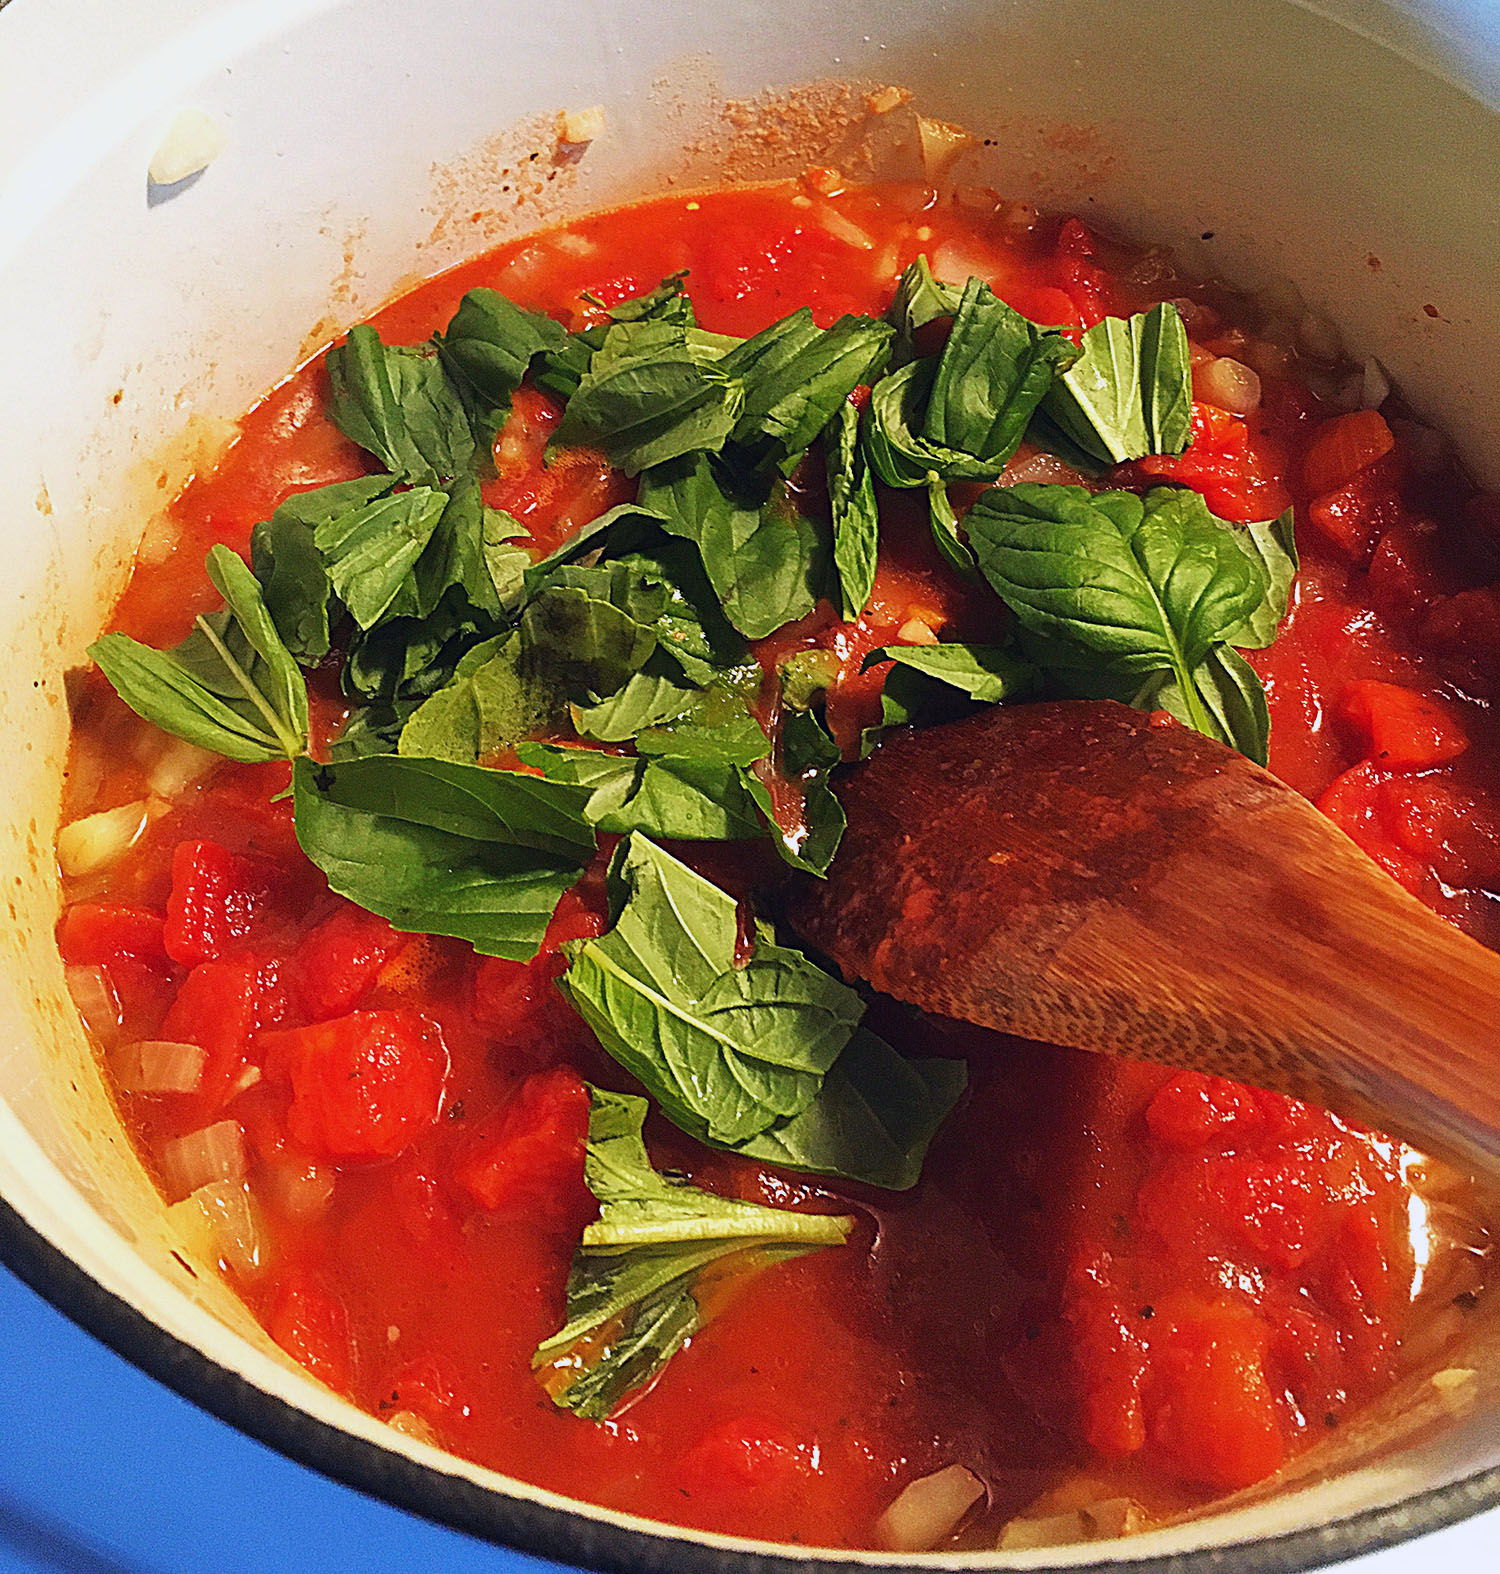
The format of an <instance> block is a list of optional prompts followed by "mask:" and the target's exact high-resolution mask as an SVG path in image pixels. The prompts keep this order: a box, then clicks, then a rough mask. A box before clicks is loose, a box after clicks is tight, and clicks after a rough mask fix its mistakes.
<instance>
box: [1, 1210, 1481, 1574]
mask: <svg viewBox="0 0 1500 1574" xmlns="http://www.w3.org/2000/svg"><path fill="white" fill-rule="evenodd" d="M0 1262H3V1263H4V1264H5V1266H6V1267H8V1268H9V1269H10V1270H11V1271H12V1272H13V1273H14V1274H15V1275H16V1276H17V1278H19V1279H21V1280H22V1281H23V1282H24V1283H25V1284H27V1285H29V1286H30V1287H31V1289H33V1290H34V1291H36V1293H37V1294H38V1295H40V1296H41V1297H42V1298H43V1299H44V1300H45V1301H47V1302H48V1303H49V1304H50V1305H52V1306H53V1307H55V1308H56V1309H57V1310H58V1311H59V1312H61V1313H62V1314H63V1316H65V1317H67V1318H68V1319H70V1321H72V1322H74V1323H76V1324H77V1325H78V1326H79V1327H80V1328H82V1329H83V1330H84V1331H85V1332H87V1333H89V1334H91V1335H93V1337H94V1338H96V1339H98V1340H99V1341H100V1342H101V1343H102V1344H104V1345H107V1346H108V1347H109V1349H111V1350H113V1351H114V1353H115V1354H116V1355H118V1356H119V1357H121V1359H122V1360H125V1361H128V1362H129V1363H130V1364H131V1365H132V1366H135V1367H137V1368H139V1370H141V1371H143V1372H145V1373H146V1374H147V1375H148V1376H149V1377H152V1378H154V1379H155V1380H156V1381H157V1382H159V1383H161V1384H163V1385H164V1386H165V1387H167V1388H170V1389H171V1390H172V1391H173V1392H174V1393H176V1394H178V1395H180V1396H181V1397H182V1398H184V1399H186V1400H188V1401H190V1402H191V1403H193V1404H195V1405H197V1406H198V1407H199V1408H200V1409H202V1410H206V1411H207V1412H208V1413H209V1414H210V1415H213V1416H216V1417H217V1418H218V1419H219V1420H221V1421H223V1422H226V1423H227V1424H228V1425H230V1426H232V1427H234V1428H236V1429H237V1430H238V1431H240V1432H243V1433H244V1434H245V1435H246V1436H247V1437H251V1438H253V1439H255V1440H256V1441H257V1442H260V1443H264V1444H266V1445H267V1446H268V1447H270V1448H274V1449H275V1450H276V1451H277V1452H278V1453H280V1454H282V1455H284V1456H285V1457H286V1458H288V1459H290V1460H293V1461H295V1462H296V1463H297V1464H300V1465H305V1466H307V1467H309V1468H310V1469H313V1470H316V1471H318V1472H319V1473H320V1474H322V1475H325V1476H328V1477H329V1478H331V1479H332V1480H334V1481H337V1482H340V1483H341V1484H342V1485H344V1486H347V1487H352V1488H353V1489H354V1490H355V1491H358V1492H362V1493H364V1494H366V1495H367V1496H370V1497H374V1498H378V1499H380V1500H381V1501H383V1502H386V1503H390V1504H392V1505H394V1506H395V1507H397V1508H400V1509H404V1510H405V1511H407V1512H409V1513H412V1514H416V1515H418V1516H420V1517H421V1518H423V1519H427V1520H431V1521H432V1522H433V1523H435V1524H439V1525H444V1526H447V1527H449V1528H450V1529H454V1530H460V1531H463V1532H465V1533H466V1534H468V1535H471V1536H475V1537H478V1538H479V1539H481V1540H484V1541H489V1542H492V1543H495V1544H497V1545H501V1546H505V1547H510V1548H513V1549H515V1550H516V1551H519V1552H525V1553H529V1554H531V1555H532V1556H535V1557H540V1558H545V1559H549V1560H550V1561H552V1562H554V1563H555V1562H558V1561H566V1562H569V1563H574V1564H577V1565H578V1566H580V1567H581V1568H585V1569H593V1570H600V1571H603V1574H660V1571H661V1570H662V1569H663V1568H666V1567H671V1568H673V1569H675V1570H677V1571H679V1574H868V1571H869V1570H870V1569H871V1568H872V1567H875V1568H879V1569H887V1570H896V1569H902V1568H905V1569H910V1570H918V1569H921V1568H924V1567H928V1568H930V1567H931V1565H930V1564H927V1565H924V1564H916V1563H906V1564H903V1563H900V1562H898V1561H895V1560H891V1561H889V1562H881V1563H876V1564H873V1565H872V1564H870V1563H865V1562H854V1561H844V1560H840V1559H837V1558H818V1559H811V1558H799V1557H797V1556H795V1555H790V1556H785V1555H781V1554H777V1553H763V1552H755V1551H750V1550H745V1551H740V1550H737V1549H732V1548H727V1547H715V1546H704V1545H696V1544H694V1543H693V1542H692V1541H683V1540H679V1539H677V1538H676V1537H672V1536H661V1535H654V1534H652V1533H651V1532H650V1531H647V1530H639V1529H635V1528H634V1527H630V1526H626V1525H616V1524H610V1523H607V1522H602V1521H600V1520H597V1519H594V1518H591V1517H590V1516H588V1515H586V1514H583V1513H574V1512H572V1511H571V1510H569V1509H565V1508H555V1507H552V1506H550V1505H548V1504H544V1503H533V1502H528V1501H527V1500H526V1499H524V1498H519V1497H510V1496H507V1495H506V1494H505V1493H503V1492H498V1491H496V1490H494V1489H492V1488H489V1487H483V1486H479V1485H478V1484H476V1483H475V1482H472V1481H465V1480H463V1479H461V1478H459V1477H455V1476H449V1475H446V1474H444V1473H443V1472H442V1471H439V1470H436V1469H434V1468H432V1467H431V1466H428V1465H423V1464H419V1463H418V1462H417V1461H415V1460H411V1459H407V1458H406V1457H405V1456H403V1455H401V1454H397V1453H393V1452H392V1451H390V1450H388V1449H385V1448H382V1447H380V1446H379V1445H378V1444H376V1443H371V1442H369V1441H367V1440H366V1439H364V1438H360V1437H355V1436H353V1435H352V1434H351V1433H348V1432H345V1431H342V1430H341V1429H340V1428H338V1427H336V1426H332V1425H330V1424H329V1423H327V1422H325V1421H319V1420H317V1419H316V1418H315V1417H313V1416H311V1415H309V1414H307V1412H306V1411H303V1410H299V1409H298V1408H297V1407H296V1406H295V1405H291V1404H288V1403H287V1402H286V1401H285V1400H283V1399H279V1398H277V1397H276V1396H275V1395H274V1394H269V1393H267V1392H266V1391H265V1390H264V1389H261V1388H257V1387H256V1386H255V1384H253V1383H251V1382H249V1381H248V1380H247V1379H246V1378H244V1377H241V1376H240V1375H239V1374H238V1373H236V1372H233V1371H230V1370H229V1369H228V1368H227V1367H223V1366H220V1365H219V1364H218V1363H217V1362H215V1361H213V1360H210V1359H209V1357H208V1356H206V1355H205V1354H204V1353H203V1352H202V1351H201V1350H199V1349H197V1348H196V1347H195V1346H193V1345H191V1344H188V1343H186V1342H185V1341H183V1340H180V1339H178V1338H177V1337H176V1336H175V1335H173V1334H169V1333H168V1332H167V1331H166V1330H165V1329H163V1328H161V1327H159V1326H158V1325H157V1324H155V1323H153V1322H152V1321H151V1320H150V1318H148V1317H147V1316H145V1314H144V1313H142V1312H139V1311H137V1310H136V1308H135V1307H133V1306H131V1305H130V1303H129V1302H128V1301H125V1300H123V1299H121V1298H120V1297H119V1296H117V1295H115V1294H114V1293H113V1292H112V1291H109V1290H106V1289H105V1288H104V1286H103V1285H101V1284H100V1283H99V1282H98V1281H97V1280H95V1279H93V1278H92V1277H91V1276H90V1275H89V1274H88V1273H87V1272H86V1271H85V1270H84V1269H83V1268H81V1267H80V1266H79V1265H78V1264H77V1263H75V1262H74V1261H73V1260H72V1259H71V1258H70V1257H68V1256H67V1255H66V1253H64V1252H62V1251H60V1250H59V1249H58V1248H57V1247H56V1246H54V1245H53V1244H52V1242H51V1241H49V1240H48V1239H47V1238H46V1237H45V1236H44V1235H43V1234H41V1233H40V1231H38V1230H36V1229H35V1228H34V1227H33V1226H32V1225H30V1224H29V1223H27V1221H26V1220H25V1219H23V1218H22V1217H21V1215H20V1214H19V1213H18V1212H17V1211H16V1210H15V1209H14V1208H13V1207H11V1206H10V1204H9V1203H7V1202H5V1201H4V1200H3V1199H0ZM1497 1504H1500V1466H1495V1467H1490V1468H1486V1469H1483V1470H1479V1471H1476V1472H1475V1473H1474V1474H1473V1475H1470V1476H1465V1477H1463V1478H1462V1479H1460V1480H1457V1481H1452V1482H1449V1483H1447V1484H1446V1485H1444V1486H1439V1487H1430V1488H1428V1489H1427V1490H1426V1491H1424V1492H1421V1493H1418V1494H1417V1495H1416V1496H1415V1497H1412V1498H1408V1499H1406V1500H1404V1501H1402V1502H1400V1503H1394V1504H1390V1505H1389V1506H1387V1507H1384V1508H1371V1509H1364V1510H1361V1511H1360V1512H1359V1513H1356V1514H1351V1515H1349V1516H1347V1517H1346V1518H1343V1519H1337V1520H1334V1521H1333V1522H1332V1523H1330V1524H1327V1525H1320V1526H1313V1527H1309V1528H1307V1529H1304V1530H1294V1531H1287V1532H1286V1533H1284V1534H1282V1535H1278V1536H1271V1537H1267V1538H1263V1539H1260V1540H1256V1541H1241V1542H1236V1543H1233V1544H1232V1545H1228V1546H1223V1547H1213V1548H1204V1549H1201V1550H1197V1551H1190V1552H1172V1553H1163V1554H1161V1555H1159V1556H1156V1557H1145V1558H1115V1559H1111V1560H1110V1561H1108V1562H1102V1563H1095V1564H1089V1565H1086V1567H1088V1568H1089V1569H1091V1570H1094V1571H1098V1574H1210V1571H1216V1574H1217V1571H1223V1574H1295V1571H1300V1570H1305V1569H1315V1568H1320V1567H1322V1566H1323V1565H1325V1564H1328V1563H1333V1562H1337V1561H1339V1560H1341V1559H1346V1558H1354V1557H1359V1556H1362V1555H1364V1554H1366V1553H1370V1552H1378V1551H1380V1550H1381V1549H1382V1548H1385V1547H1389V1546H1393V1545H1395V1544H1396V1543H1398V1542H1401V1541H1407V1540H1410V1539H1412V1538H1413V1537H1415V1536H1419V1535H1423V1534H1426V1533H1427V1532H1429V1531H1434V1530H1440V1529H1442V1528H1443V1527H1444V1526H1446V1525H1451V1524H1454V1523H1455V1522H1457V1521H1458V1520H1461V1519H1466V1518H1468V1517H1469V1516H1470V1515H1473V1514H1477V1513H1480V1512H1482V1511H1483V1510H1484V1509H1487V1508H1491V1507H1494V1506H1495V1505H1497ZM1051 1566H1052V1567H1061V1565H1051ZM1037 1567H1039V1568H1042V1569H1045V1568H1046V1567H1049V1565H1038V1566H1037Z"/></svg>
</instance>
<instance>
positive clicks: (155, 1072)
mask: <svg viewBox="0 0 1500 1574" xmlns="http://www.w3.org/2000/svg"><path fill="white" fill-rule="evenodd" d="M207 1063H208V1051H207V1050H205V1049H204V1048H202V1046H201V1045H198V1044H179V1043H176V1042H175V1041H173V1040H172V1039H165V1038H143V1039H141V1040H139V1041H138V1042H137V1043H134V1044H124V1045H122V1046H121V1047H120V1048H119V1049H117V1050H116V1051H115V1052H114V1054H113V1055H111V1056H110V1065H111V1066H112V1067H113V1069H114V1073H115V1081H116V1082H117V1083H118V1084H119V1086H120V1089H121V1091H122V1092H125V1093H193V1092H196V1091H197V1088H198V1085H199V1083H201V1082H202V1081H203V1068H204V1066H205V1065H206V1064H207Z"/></svg>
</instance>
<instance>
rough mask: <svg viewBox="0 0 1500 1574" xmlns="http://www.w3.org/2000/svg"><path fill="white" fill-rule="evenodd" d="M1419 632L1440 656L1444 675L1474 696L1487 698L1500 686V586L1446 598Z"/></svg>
mask: <svg viewBox="0 0 1500 1574" xmlns="http://www.w3.org/2000/svg"><path fill="white" fill-rule="evenodd" d="M1417 632H1418V637H1419V639H1420V640H1421V642H1422V644H1423V645H1425V646H1427V647H1428V648H1429V649H1430V650H1434V651H1436V652H1437V653H1438V655H1439V657H1440V658H1441V660H1442V665H1443V669H1444V671H1445V672H1446V673H1448V674H1451V676H1452V677H1453V678H1454V679H1456V680H1457V681H1458V682H1459V683H1460V684H1462V685H1463V686H1464V687H1465V688H1466V689H1467V690H1469V691H1470V692H1471V693H1478V694H1482V695H1486V696H1488V695H1491V694H1492V693H1493V692H1494V690H1495V688H1496V686H1497V684H1500V585H1481V586H1478V587H1476V588H1474V589H1471V590H1460V591H1459V592H1458V593H1457V594H1456V595H1452V596H1446V597H1444V598H1443V599H1442V600H1440V601H1438V602H1436V603H1435V604H1434V605H1433V606H1432V608H1431V609H1430V610H1429V611H1428V613H1427V615H1426V616H1425V617H1424V618H1423V619H1422V623H1421V626H1420V627H1419V629H1418V631H1417Z"/></svg>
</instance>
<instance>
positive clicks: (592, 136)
mask: <svg viewBox="0 0 1500 1574" xmlns="http://www.w3.org/2000/svg"><path fill="white" fill-rule="evenodd" d="M561 134H562V139H563V141H564V142H571V143H574V144H577V143H581V142H594V141H597V140H598V138H600V137H602V136H603V135H604V105H603V104H591V105H590V106H589V107H588V108H587V109H570V110H567V111H566V112H565V113H564V115H563V117H562V133H561Z"/></svg>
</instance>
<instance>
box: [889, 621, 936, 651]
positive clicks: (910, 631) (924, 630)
mask: <svg viewBox="0 0 1500 1574" xmlns="http://www.w3.org/2000/svg"><path fill="white" fill-rule="evenodd" d="M896 638H897V639H899V640H900V641H901V643H902V644H903V645H936V644H937V642H938V637H937V635H936V634H935V633H933V631H932V625H931V624H930V623H924V622H923V621H922V619H921V618H908V619H907V620H906V622H905V623H903V624H902V625H901V627H900V628H898V629H897V630H896Z"/></svg>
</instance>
